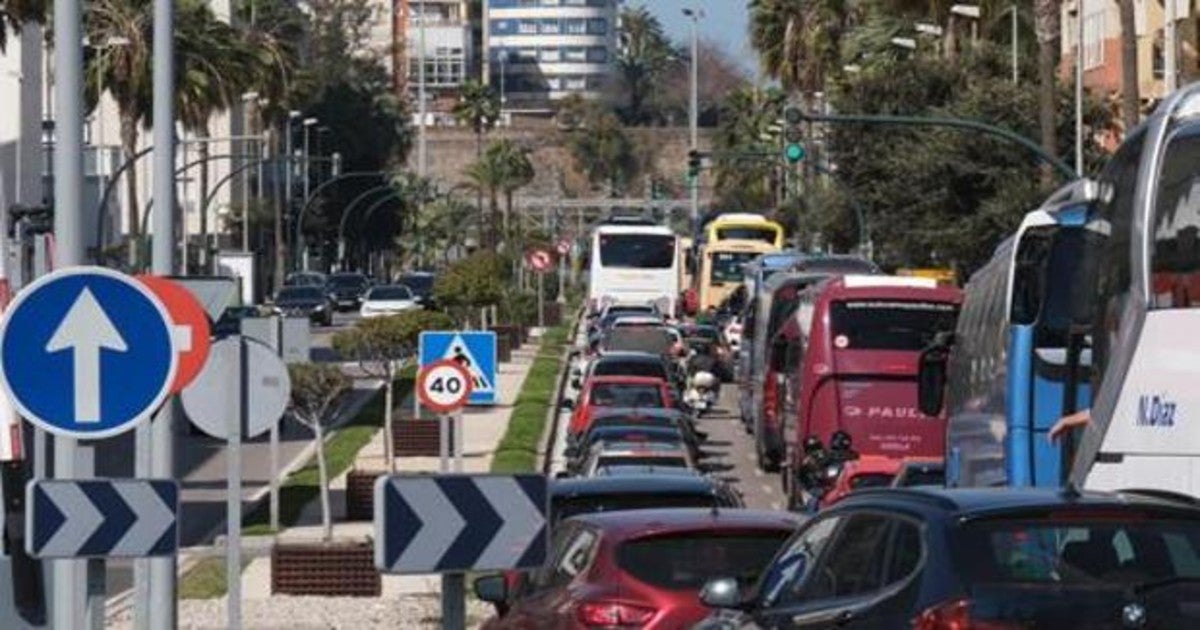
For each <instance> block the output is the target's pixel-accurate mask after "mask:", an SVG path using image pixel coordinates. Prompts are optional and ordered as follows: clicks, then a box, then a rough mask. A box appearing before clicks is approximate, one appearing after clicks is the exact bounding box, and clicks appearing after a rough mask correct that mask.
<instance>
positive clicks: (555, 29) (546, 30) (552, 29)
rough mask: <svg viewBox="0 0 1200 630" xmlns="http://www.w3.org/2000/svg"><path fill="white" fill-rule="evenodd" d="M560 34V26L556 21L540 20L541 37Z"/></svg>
mask: <svg viewBox="0 0 1200 630" xmlns="http://www.w3.org/2000/svg"><path fill="white" fill-rule="evenodd" d="M561 32H562V24H561V23H560V22H559V21H558V20H542V24H541V33H542V35H558V34H559V33H561Z"/></svg>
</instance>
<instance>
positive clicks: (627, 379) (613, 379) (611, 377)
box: [588, 374, 665, 385]
mask: <svg viewBox="0 0 1200 630" xmlns="http://www.w3.org/2000/svg"><path fill="white" fill-rule="evenodd" d="M664 382H665V381H663V379H661V378H659V377H657V376H624V375H621V374H606V375H604V376H593V377H591V378H589V379H588V383H589V384H592V385H605V384H613V383H616V384H621V385H658V384H660V383H664Z"/></svg>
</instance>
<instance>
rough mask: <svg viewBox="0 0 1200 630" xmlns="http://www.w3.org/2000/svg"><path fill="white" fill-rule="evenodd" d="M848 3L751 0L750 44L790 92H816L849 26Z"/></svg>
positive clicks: (765, 67)
mask: <svg viewBox="0 0 1200 630" xmlns="http://www.w3.org/2000/svg"><path fill="white" fill-rule="evenodd" d="M852 4H853V3H851V2H848V1H847V0H815V1H814V0H750V4H749V8H750V43H751V45H753V46H754V49H755V50H757V51H758V58H759V64H760V65H761V66H762V68H763V70H764V71H766V73H767V74H768V75H770V76H771V77H773V78H775V79H778V80H779V82H780V83H782V84H783V87H784V89H785V90H787V91H788V92H797V91H799V92H806V93H812V92H819V91H823V90H824V89H825V79H826V77H827V75H828V74H829V72H830V69H831V68H832V67H836V66H837V65H839V64H840V58H841V43H842V38H843V37H844V36H845V35H846V33H847V31H848V30H849V27H850V25H851V24H852V22H853V18H854V15H855V14H854V11H853V7H852Z"/></svg>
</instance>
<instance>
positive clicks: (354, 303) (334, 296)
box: [325, 273, 371, 311]
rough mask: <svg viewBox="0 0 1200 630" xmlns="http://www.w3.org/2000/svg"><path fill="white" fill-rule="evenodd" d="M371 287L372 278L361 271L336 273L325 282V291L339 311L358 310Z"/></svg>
mask: <svg viewBox="0 0 1200 630" xmlns="http://www.w3.org/2000/svg"><path fill="white" fill-rule="evenodd" d="M370 287H371V280H370V278H367V276H365V275H364V274H361V273H335V274H333V275H332V276H329V280H327V281H326V282H325V292H326V293H328V294H329V299H330V300H332V301H333V303H334V306H335V307H336V308H337V310H339V311H353V310H357V309H358V308H359V307H360V306H362V301H363V295H365V294H366V292H367V289H369V288H370Z"/></svg>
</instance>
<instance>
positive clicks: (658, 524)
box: [475, 508, 800, 630]
mask: <svg viewBox="0 0 1200 630" xmlns="http://www.w3.org/2000/svg"><path fill="white" fill-rule="evenodd" d="M799 525H800V521H799V520H798V519H797V517H796V516H795V515H792V514H787V513H781V512H767V511H759V510H743V509H732V510H725V509H721V510H718V509H703V508H701V509H695V508H678V509H659V510H636V511H624V512H621V511H617V512H600V513H595V514H587V515H583V516H579V517H576V518H571V519H567V520H565V521H562V522H561V523H560V524H559V525H558V526H557V527H556V528H555V532H554V543H553V548H552V549H551V552H550V555H549V557H548V558H547V561H546V564H545V565H544V566H543V567H542V568H540V569H538V570H537V572H536V573H535V574H534V576H533V578H532V584H531V585H530V586H529V589H528V590H527V591H526V592H525V593H524V594H522V595H521V596H520V597H518V598H517V599H516V601H515V602H513V603H512V605H511V609H508V610H504V608H507V606H506V605H505V602H506V601H507V596H508V593H507V588H506V586H505V582H504V578H503V576H500V575H494V576H487V577H483V578H480V579H478V580H476V581H475V593H476V595H477V596H478V597H479V598H480V599H481V600H483V601H488V602H492V603H495V604H497V607H498V608H499V609H501V615H500V616H499V617H497V618H493V619H491V620H489V621H488V623H486V624H485V625H484V627H485V628H496V629H500V628H539V629H541V628H564V629H566V628H571V629H575V628H634V627H636V628H646V629H656V628H662V629H665V628H670V629H672V630H673V629H675V628H690V627H691V626H692V625H694V624H695V623H697V622H699V621H700V620H702V619H704V618H705V617H706V616H707V615H708V614H709V613H710V612H711V610H710V609H709V608H708V607H706V606H705V605H704V604H702V603H700V589H701V588H703V586H704V585H705V583H706V582H707V580H709V579H712V578H713V577H715V576H721V575H734V576H737V577H738V579H739V581H741V582H743V583H744V584H746V585H749V584H753V583H754V582H755V581H756V580H757V579H758V576H759V574H760V573H761V572H762V571H763V569H764V568H765V567H766V566H767V564H768V563H769V562H770V561H771V559H772V558H773V557H774V556H775V552H776V551H778V549H779V548H780V546H782V545H783V543H784V542H786V541H787V539H788V538H789V537H790V536H791V534H792V533H793V532H794V531H795V530H796V529H797V528H798V527H799Z"/></svg>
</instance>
